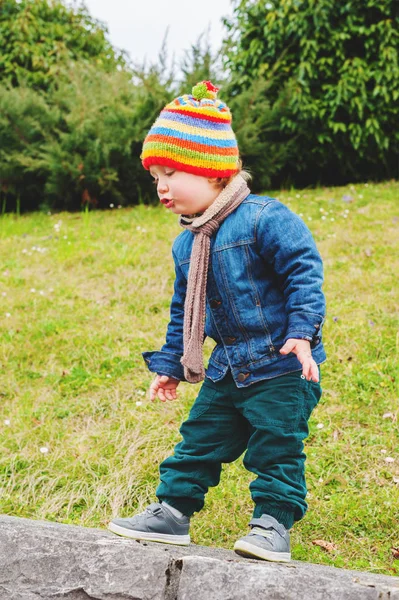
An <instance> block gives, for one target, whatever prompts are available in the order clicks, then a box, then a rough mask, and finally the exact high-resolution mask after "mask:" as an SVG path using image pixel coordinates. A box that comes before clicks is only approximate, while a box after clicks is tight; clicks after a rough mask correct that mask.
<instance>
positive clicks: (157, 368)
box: [142, 350, 186, 381]
mask: <svg viewBox="0 0 399 600" xmlns="http://www.w3.org/2000/svg"><path fill="white" fill-rule="evenodd" d="M142 357H143V358H144V362H145V363H146V365H147V367H148V370H149V371H151V372H152V373H157V374H158V375H167V376H168V377H173V378H174V379H178V380H179V381H186V378H185V377H184V369H183V365H182V364H181V362H180V358H181V356H180V355H179V354H174V353H173V352H165V351H162V350H160V351H156V352H142Z"/></svg>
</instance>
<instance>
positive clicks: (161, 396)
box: [158, 387, 166, 402]
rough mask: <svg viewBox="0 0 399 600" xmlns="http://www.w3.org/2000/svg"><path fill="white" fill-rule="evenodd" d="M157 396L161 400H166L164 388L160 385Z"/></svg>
mask: <svg viewBox="0 0 399 600" xmlns="http://www.w3.org/2000/svg"><path fill="white" fill-rule="evenodd" d="M158 398H159V399H160V401H161V402H166V397H165V390H164V389H163V388H162V387H160V388H159V389H158Z"/></svg>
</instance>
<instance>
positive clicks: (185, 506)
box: [158, 496, 202, 517]
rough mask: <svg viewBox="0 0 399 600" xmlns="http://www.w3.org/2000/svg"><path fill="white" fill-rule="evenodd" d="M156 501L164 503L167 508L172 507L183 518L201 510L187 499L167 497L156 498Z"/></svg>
mask: <svg viewBox="0 0 399 600" xmlns="http://www.w3.org/2000/svg"><path fill="white" fill-rule="evenodd" d="M158 500H159V502H166V504H169V506H173V508H176V509H177V510H180V512H181V513H183V515H184V516H185V517H191V516H192V515H193V514H194V513H195V512H198V511H199V510H201V508H202V507H199V506H197V503H196V502H193V501H192V500H190V499H189V498H168V497H167V496H158Z"/></svg>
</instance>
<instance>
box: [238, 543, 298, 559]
mask: <svg viewBox="0 0 399 600" xmlns="http://www.w3.org/2000/svg"><path fill="white" fill-rule="evenodd" d="M234 552H236V553H237V554H239V555H240V556H245V557H253V558H262V559H263V560H268V561H270V562H290V560H291V553H290V552H272V551H271V550H264V549H263V548H259V546H255V545H254V544H249V543H248V542H241V541H240V540H239V541H238V542H236V543H235V544H234Z"/></svg>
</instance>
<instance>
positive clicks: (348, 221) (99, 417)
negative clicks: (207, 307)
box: [0, 182, 399, 575]
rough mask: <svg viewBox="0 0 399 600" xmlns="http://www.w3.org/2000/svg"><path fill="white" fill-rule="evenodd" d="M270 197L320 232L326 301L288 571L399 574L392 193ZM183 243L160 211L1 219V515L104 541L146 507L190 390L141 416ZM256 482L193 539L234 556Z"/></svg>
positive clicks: (231, 489)
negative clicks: (302, 567)
mask: <svg viewBox="0 0 399 600" xmlns="http://www.w3.org/2000/svg"><path fill="white" fill-rule="evenodd" d="M277 196H278V197H279V198H280V199H281V200H282V201H283V202H285V203H286V204H288V205H289V206H290V207H291V208H292V209H293V210H295V211H296V212H298V213H302V214H303V218H304V220H305V222H306V223H307V224H308V225H309V226H310V228H311V230H312V231H313V233H314V236H315V238H316V241H317V244H318V247H319V249H320V251H321V254H322V256H323V258H324V263H325V275H326V283H325V292H326V295H327V302H328V318H327V321H326V325H325V330H324V339H325V344H326V349H327V352H328V357H329V358H328V362H327V363H326V364H325V365H324V366H323V370H322V375H323V381H322V384H323V389H324V394H323V398H322V401H321V403H320V405H319V406H318V407H317V409H316V410H315V412H314V414H313V416H312V419H311V423H310V429H311V433H310V437H309V439H308V442H307V455H308V467H307V478H308V487H309V492H310V496H309V512H308V514H307V516H306V518H305V519H304V520H303V521H302V522H300V523H298V524H296V525H295V527H294V530H293V535H292V540H293V557H294V558H295V559H299V560H306V561H311V562H315V563H323V564H330V565H335V566H338V567H346V568H353V569H362V570H368V571H373V572H379V573H386V574H391V575H393V574H396V575H399V561H398V560H395V559H394V558H393V556H392V553H391V547H394V546H399V532H398V520H397V519H398V507H399V444H398V439H399V438H398V433H399V431H398V416H399V406H398V338H397V336H398V294H397V277H398V272H399V264H398V263H399V260H398V256H399V253H398V240H399V206H398V197H399V184H398V183H395V182H390V183H386V184H380V185H374V184H371V183H370V184H368V185H357V186H348V187H346V188H331V189H325V188H323V189H317V190H312V191H305V192H303V191H302V192H296V191H290V192H281V193H279V194H277ZM323 217H324V218H323ZM178 233H179V227H178V224H177V220H176V217H175V216H174V215H172V214H171V213H168V212H167V211H165V210H164V209H163V208H162V207H145V206H139V207H137V208H134V209H121V210H117V209H114V210H112V211H109V212H95V213H90V214H84V213H83V214H66V213H63V214H57V215H45V214H40V213H35V214H32V215H26V216H17V215H3V216H2V217H0V301H1V308H0V400H1V409H0V410H1V415H0V488H1V496H0V512H2V513H6V514H9V515H15V516H20V517H28V518H34V519H50V520H56V521H60V522H64V523H74V524H79V525H85V526H91V527H105V526H106V523H107V522H108V520H109V519H110V518H112V517H115V516H116V515H119V516H127V515H130V514H132V513H133V512H134V511H136V510H137V509H141V508H143V507H144V506H145V505H146V504H147V503H148V502H149V501H152V500H153V499H154V490H155V487H156V485H157V477H158V464H159V462H160V461H161V460H162V459H163V458H165V457H166V456H167V455H168V454H169V453H170V452H171V450H172V448H173V446H174V444H175V443H176V442H177V441H178V440H179V433H178V427H179V424H180V422H181V421H182V419H184V417H185V416H186V415H187V413H188V410H189V407H190V404H191V403H192V401H193V399H194V397H195V394H196V393H197V391H198V386H190V385H188V384H182V385H181V386H180V390H181V392H180V400H179V401H177V402H173V403H172V402H170V403H167V404H162V403H158V402H156V403H151V402H150V401H149V400H148V398H147V395H146V394H147V389H148V386H149V384H150V382H151V380H152V375H151V374H150V373H149V372H148V371H147V370H146V368H145V365H144V363H143V361H142V359H141V352H142V351H145V350H152V349H158V348H159V347H160V346H161V344H162V343H163V339H164V334H165V328H166V325H167V323H168V318H169V302H170V297H171V292H172V286H173V265H172V258H171V253H170V248H171V244H172V241H173V239H174V237H175V236H176V235H177V234H178ZM210 348H211V344H210V343H208V342H207V344H206V352H207V353H208V352H209V351H210ZM43 448H46V449H47V452H46V451H42V450H41V449H43ZM388 458H390V459H394V460H393V461H392V460H391V461H387V459H388ZM249 481H250V474H248V473H247V472H246V471H245V469H244V468H243V466H242V464H241V461H237V462H236V463H235V464H232V465H229V466H227V467H226V468H225V469H224V471H223V477H222V481H221V483H220V485H219V486H218V487H217V488H214V489H212V490H211V491H210V493H209V494H208V497H207V504H206V508H205V509H204V511H203V512H202V513H200V514H199V515H197V516H196V518H194V519H193V528H192V529H193V531H192V536H193V541H195V542H196V543H198V544H205V545H218V546H219V545H222V546H225V547H232V544H233V543H234V541H235V539H236V538H237V536H240V535H241V534H242V533H244V532H245V531H246V529H247V522H248V520H249V517H250V515H251V511H252V505H251V500H250V497H249V492H248V483H249ZM317 539H323V540H325V541H327V542H332V543H334V544H335V545H336V547H337V550H336V551H335V552H332V553H326V552H325V551H324V550H322V549H321V548H319V547H318V546H315V545H313V544H312V542H313V541H314V540H317Z"/></svg>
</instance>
